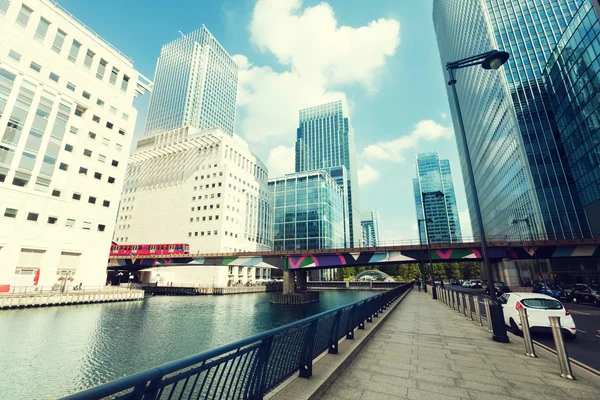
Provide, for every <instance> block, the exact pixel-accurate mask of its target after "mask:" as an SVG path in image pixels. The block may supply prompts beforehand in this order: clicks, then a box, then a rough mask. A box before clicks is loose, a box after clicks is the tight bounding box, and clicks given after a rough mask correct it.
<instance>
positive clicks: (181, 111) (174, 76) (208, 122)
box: [145, 26, 238, 135]
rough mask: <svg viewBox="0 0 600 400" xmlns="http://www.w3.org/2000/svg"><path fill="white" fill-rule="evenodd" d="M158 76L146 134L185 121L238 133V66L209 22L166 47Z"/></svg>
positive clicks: (205, 127) (203, 127) (184, 123)
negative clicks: (209, 29) (235, 128)
mask: <svg viewBox="0 0 600 400" xmlns="http://www.w3.org/2000/svg"><path fill="white" fill-rule="evenodd" d="M154 81H155V87H154V91H153V93H152V97H151V98H150V106H149V108H148V117H147V119H146V129H145V134H146V135H151V134H154V133H158V132H166V131H169V130H173V129H177V128H182V127H185V126H193V127H196V128H199V129H201V130H205V129H210V128H214V127H218V128H221V129H222V130H224V131H225V132H227V133H229V134H233V130H234V127H235V110H236V96H237V84H238V68H237V65H236V64H235V62H234V61H233V59H232V58H231V56H230V55H229V54H228V53H227V51H225V49H224V48H223V47H222V46H221V45H220V44H219V42H218V41H217V40H216V39H215V38H214V36H213V35H211V33H210V32H209V31H208V29H206V27H205V26H202V28H200V29H199V30H197V31H194V32H191V33H189V34H187V35H183V34H182V37H180V38H178V39H176V40H174V41H172V42H170V43H167V44H165V45H164V46H163V47H162V50H161V52H160V57H159V58H158V63H157V64H156V72H155V74H154Z"/></svg>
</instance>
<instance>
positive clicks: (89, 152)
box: [83, 149, 92, 157]
mask: <svg viewBox="0 0 600 400" xmlns="http://www.w3.org/2000/svg"><path fill="white" fill-rule="evenodd" d="M83 155H84V156H86V157H91V156H92V151H91V150H88V149H85V150H83Z"/></svg>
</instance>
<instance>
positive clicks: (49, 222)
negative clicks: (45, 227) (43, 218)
mask: <svg viewBox="0 0 600 400" xmlns="http://www.w3.org/2000/svg"><path fill="white" fill-rule="evenodd" d="M57 220H58V218H57V217H48V224H50V225H54V224H56V221H57Z"/></svg>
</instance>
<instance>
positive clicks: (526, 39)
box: [433, 0, 590, 238]
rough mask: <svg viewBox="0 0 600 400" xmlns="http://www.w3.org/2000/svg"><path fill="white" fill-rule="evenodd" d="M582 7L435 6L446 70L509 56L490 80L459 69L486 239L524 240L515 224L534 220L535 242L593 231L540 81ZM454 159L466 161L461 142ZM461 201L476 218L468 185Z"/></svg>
mask: <svg viewBox="0 0 600 400" xmlns="http://www.w3.org/2000/svg"><path fill="white" fill-rule="evenodd" d="M582 1H583V0H548V1H534V0H525V1H523V0H502V1H500V0H472V1H461V0H434V8H433V20H434V25H435V29H436V35H437V38H438V45H439V49H440V55H441V58H442V63H443V64H444V65H445V63H446V62H449V61H455V60H458V59H461V58H466V57H469V56H473V55H477V54H481V53H484V52H487V51H489V50H492V49H500V50H505V51H507V52H509V53H510V54H511V58H510V59H509V61H508V63H507V64H506V65H505V67H504V68H502V69H500V70H499V71H496V72H493V71H492V72H490V71H484V70H482V69H481V68H466V69H462V70H458V71H456V77H457V82H458V83H457V89H458V94H459V101H460V102H461V105H462V108H463V114H464V119H465V128H466V135H467V141H468V143H469V147H470V150H471V156H472V159H473V167H474V170H475V174H476V176H475V181H476V184H477V188H478V191H479V195H480V203H481V207H482V213H483V214H484V226H485V227H486V233H489V234H497V235H500V236H511V237H519V236H520V237H524V236H528V235H529V234H530V232H528V229H529V228H528V225H527V224H513V223H512V221H514V220H523V219H527V220H529V221H530V223H531V224H530V226H531V227H532V229H533V230H534V232H533V234H536V235H541V236H548V237H557V238H561V237H573V236H575V237H581V236H587V235H589V233H590V228H589V223H588V221H587V217H586V215H585V211H584V210H583V207H582V205H581V201H580V199H579V195H578V193H577V191H576V190H575V187H574V185H573V177H572V172H571V170H570V168H569V166H568V165H567V164H566V163H565V162H564V161H563V160H562V155H563V154H564V146H563V143H562V142H561V141H560V140H558V139H557V138H558V137H559V134H558V131H557V127H556V121H555V119H554V116H553V113H552V111H551V107H550V104H549V98H548V94H547V92H546V90H545V87H544V83H543V77H542V74H543V70H544V66H545V64H546V61H547V59H548V57H549V56H550V52H551V51H552V48H553V47H554V46H555V45H556V42H557V41H558V39H559V38H560V37H561V35H562V33H563V31H564V29H565V27H566V26H567V24H568V23H569V21H570V20H571V18H572V16H573V14H574V13H575V11H576V10H577V8H578V7H579V6H580V5H581V3H582ZM465 27H466V28H465ZM448 90H450V89H448ZM451 103H452V100H451ZM451 106H452V107H454V105H453V104H451ZM507 107H510V108H511V109H512V110H510V111H509V110H507ZM452 111H453V117H454V119H455V121H454V122H455V126H458V123H457V120H456V113H455V112H454V111H455V110H454V109H453V110H452ZM482 122H483V123H482ZM515 125H516V126H515ZM484 126H485V129H482V128H484ZM517 136H518V137H517ZM500 138H501V139H500ZM459 151H460V152H461V154H464V149H462V145H461V144H459ZM462 165H463V171H464V163H462ZM492 176H496V177H497V179H494V180H492V179H490V177H492ZM492 182H493V185H492V184H491V183H492ZM532 191H533V194H534V196H535V197H534V198H533V199H532V198H531V195H530V192H532ZM467 196H468V200H469V208H470V209H471V210H472V209H473V207H472V194H471V190H470V188H469V187H467ZM471 215H473V217H474V213H471ZM494 220H495V221H494ZM473 225H474V229H475V230H474V233H475V234H477V231H478V227H477V226H476V224H473Z"/></svg>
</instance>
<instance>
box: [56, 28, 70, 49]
mask: <svg viewBox="0 0 600 400" xmlns="http://www.w3.org/2000/svg"><path fill="white" fill-rule="evenodd" d="M66 36H67V34H66V33H64V32H63V31H61V30H60V29H59V30H58V31H56V36H55V37H54V43H52V50H54V51H55V52H57V53H60V51H61V50H62V46H63V43H64V42H65V37H66Z"/></svg>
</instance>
